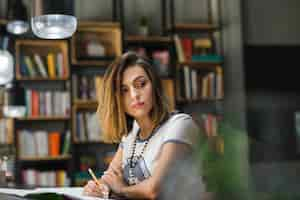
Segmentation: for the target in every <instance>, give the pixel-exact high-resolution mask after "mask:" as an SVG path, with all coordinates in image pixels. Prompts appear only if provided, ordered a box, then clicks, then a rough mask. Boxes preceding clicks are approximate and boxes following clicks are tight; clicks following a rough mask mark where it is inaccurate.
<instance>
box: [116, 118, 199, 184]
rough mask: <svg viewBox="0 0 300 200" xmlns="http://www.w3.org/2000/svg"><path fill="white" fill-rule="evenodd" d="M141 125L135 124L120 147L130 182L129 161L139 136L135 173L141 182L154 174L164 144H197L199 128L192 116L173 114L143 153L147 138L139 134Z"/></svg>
mask: <svg viewBox="0 0 300 200" xmlns="http://www.w3.org/2000/svg"><path fill="white" fill-rule="evenodd" d="M139 129H140V128H139V126H138V124H137V123H136V122H134V124H133V128H132V130H131V131H130V132H129V134H128V135H127V136H123V138H122V141H121V143H120V148H122V149H123V156H122V168H123V176H124V180H125V181H127V183H129V179H128V178H129V163H130V159H131V156H132V151H133V145H134V142H135V140H136V137H137V142H136V147H135V154H134V158H133V160H135V159H136V160H137V164H136V165H135V167H134V169H133V174H134V176H135V178H136V179H137V182H140V181H142V180H144V179H146V178H148V177H150V176H151V174H153V172H154V171H155V168H156V166H157V160H158V157H159V153H160V151H161V149H162V147H163V145H164V144H166V143H169V142H172V143H183V144H187V145H189V146H191V147H192V148H193V147H194V146H195V145H196V144H197V142H198V141H197V138H198V135H199V134H200V133H199V128H198V127H197V125H196V124H195V122H194V121H193V120H192V117H191V116H189V115H187V114H184V113H179V114H173V115H171V116H170V117H169V119H167V120H166V121H165V122H164V123H163V124H162V125H160V126H159V127H158V128H157V129H156V130H154V132H153V133H152V136H151V137H150V139H149V141H148V144H147V146H146V148H145V150H144V153H143V154H142V155H141V151H142V149H143V148H144V146H145V142H146V140H147V139H146V140H141V139H140V138H139V136H138V134H139Z"/></svg>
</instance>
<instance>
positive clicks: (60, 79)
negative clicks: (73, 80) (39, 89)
mask: <svg viewBox="0 0 300 200" xmlns="http://www.w3.org/2000/svg"><path fill="white" fill-rule="evenodd" d="M67 80H69V79H68V78H43V77H32V78H31V77H20V76H19V77H17V78H16V81H67Z"/></svg>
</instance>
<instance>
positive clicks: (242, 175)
mask: <svg viewBox="0 0 300 200" xmlns="http://www.w3.org/2000/svg"><path fill="white" fill-rule="evenodd" d="M200 135H201V136H200V139H199V140H200V142H199V145H198V147H199V148H198V150H197V153H196V154H195V156H196V160H197V161H198V165H199V166H201V170H202V175H203V177H204V181H205V183H206V187H207V190H208V191H209V192H213V193H215V195H216V198H217V199H222V200H223V199H230V200H234V199H243V200H244V199H250V194H251V193H250V187H249V183H250V182H249V163H248V144H247V134H246V132H245V131H243V130H241V129H239V128H236V127H234V126H233V125H232V124H231V123H230V122H228V121H221V122H219V125H218V136H216V137H207V136H205V134H204V133H201V134H200Z"/></svg>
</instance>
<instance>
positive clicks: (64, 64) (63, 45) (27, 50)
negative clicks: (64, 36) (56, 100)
mask: <svg viewBox="0 0 300 200" xmlns="http://www.w3.org/2000/svg"><path fill="white" fill-rule="evenodd" d="M15 53H16V79H17V80H33V81H34V80H37V81H38V80H39V81H40V80H47V81H50V80H53V81H57V80H67V79H69V74H70V70H69V59H68V55H69V53H68V42H67V41H66V40H40V39H17V40H16V42H15ZM58 54H61V57H62V58H61V63H59V64H60V65H61V66H59V67H61V69H59V70H61V72H62V73H63V74H61V75H59V74H58V73H59V72H58V61H57V59H58V58H57V57H56V56H58ZM33 55H37V56H38V57H40V60H41V65H42V66H41V68H40V65H38V64H37V63H36V60H35V59H34V58H33ZM49 55H51V58H52V59H51V61H49V59H48V56H49ZM24 56H26V57H27V58H28V59H29V60H30V61H31V63H32V66H31V67H30V66H28V63H24V64H21V63H22V62H23V60H22V59H24ZM44 58H45V59H44ZM24 62H26V61H24ZM50 62H51V63H50ZM21 65H22V66H21ZM21 67H22V69H21ZM23 67H24V68H25V67H26V70H25V69H23ZM29 68H34V71H35V72H36V73H37V75H27V76H24V74H22V71H24V70H25V71H28V70H29ZM41 69H44V70H45V71H46V73H47V76H46V77H42V75H38V74H39V73H40V71H41ZM29 71H30V70H29ZM50 71H51V72H52V73H51V74H50Z"/></svg>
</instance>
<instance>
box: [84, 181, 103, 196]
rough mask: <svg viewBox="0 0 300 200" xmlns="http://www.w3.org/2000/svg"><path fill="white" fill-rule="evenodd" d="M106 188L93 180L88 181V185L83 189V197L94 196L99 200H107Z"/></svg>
mask: <svg viewBox="0 0 300 200" xmlns="http://www.w3.org/2000/svg"><path fill="white" fill-rule="evenodd" d="M108 193H109V191H108V188H107V186H106V185H104V184H101V185H100V186H98V185H97V183H96V182H95V181H93V180H90V181H88V183H87V184H86V185H85V186H84V187H83V195H86V196H95V197H101V198H107V196H108Z"/></svg>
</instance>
